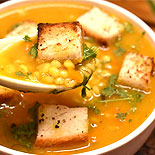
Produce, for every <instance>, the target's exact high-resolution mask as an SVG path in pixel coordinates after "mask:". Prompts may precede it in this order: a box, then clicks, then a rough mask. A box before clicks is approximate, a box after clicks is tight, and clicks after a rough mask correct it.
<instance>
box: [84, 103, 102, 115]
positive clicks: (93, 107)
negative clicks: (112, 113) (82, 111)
mask: <svg viewBox="0 0 155 155" xmlns="http://www.w3.org/2000/svg"><path fill="white" fill-rule="evenodd" d="M87 108H88V109H92V110H93V112H94V113H95V114H99V113H100V109H98V108H97V107H96V106H95V105H88V106H87Z"/></svg>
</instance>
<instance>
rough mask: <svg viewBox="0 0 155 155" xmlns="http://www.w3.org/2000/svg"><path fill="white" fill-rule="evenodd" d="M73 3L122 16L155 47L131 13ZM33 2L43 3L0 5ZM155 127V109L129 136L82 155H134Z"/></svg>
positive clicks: (99, 2) (96, 0)
mask: <svg viewBox="0 0 155 155" xmlns="http://www.w3.org/2000/svg"><path fill="white" fill-rule="evenodd" d="M44 1H47V2H50V1H51V2H52V1H54V0H44ZM55 1H65V0H55ZM71 1H72V2H73V1H76V2H77V1H78V2H80V3H89V4H92V5H94V6H99V7H102V8H104V9H105V10H107V11H110V12H112V13H115V14H117V15H119V16H122V17H123V18H125V19H127V20H129V21H131V22H132V23H134V24H135V25H136V26H138V27H139V28H140V29H141V30H142V31H145V32H146V34H147V37H148V39H149V41H150V42H151V43H152V45H154V46H155V34H154V32H153V31H152V30H151V29H150V28H149V27H148V26H147V25H146V24H145V23H144V22H143V21H142V20H140V19H139V18H138V17H136V16H135V15H133V14H132V13H130V12H129V11H127V10H125V9H123V8H121V7H119V6H117V5H114V4H112V3H110V2H107V1H103V0H71ZM32 2H33V3H36V2H42V0H11V1H9V2H6V3H4V4H0V11H3V10H6V9H8V8H14V7H16V6H19V5H23V4H26V3H32ZM154 127H155V109H154V111H153V112H152V113H151V115H150V116H149V117H148V118H147V119H146V121H145V122H144V123H143V124H141V125H140V126H139V127H138V128H137V129H136V130H134V131H133V132H132V133H131V134H129V135H128V136H126V137H124V138H123V139H121V140H119V141H117V142H115V143H113V144H110V145H108V146H105V147H102V148H100V149H97V150H94V151H90V152H86V153H81V154H80V155H95V154H104V155H133V154H134V153H135V152H136V151H137V150H138V149H139V148H140V147H141V146H142V145H143V144H144V142H145V141H146V139H147V138H148V136H149V135H150V133H151V132H152V130H153V129H154ZM103 138H104V137H103ZM0 150H1V153H0V154H12V155H28V154H27V153H22V152H18V151H14V150H12V149H8V148H6V147H3V146H0ZM2 152H3V153H2Z"/></svg>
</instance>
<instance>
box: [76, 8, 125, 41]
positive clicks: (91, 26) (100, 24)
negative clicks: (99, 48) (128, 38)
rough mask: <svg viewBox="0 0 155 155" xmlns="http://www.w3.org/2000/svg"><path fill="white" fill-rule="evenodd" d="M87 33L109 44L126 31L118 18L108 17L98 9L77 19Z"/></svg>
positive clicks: (93, 9)
mask: <svg viewBox="0 0 155 155" xmlns="http://www.w3.org/2000/svg"><path fill="white" fill-rule="evenodd" d="M77 20H78V21H79V22H80V24H81V25H82V28H83V29H84V30H85V32H86V33H87V34H88V35H89V36H92V37H94V38H96V39H97V40H99V41H100V42H106V43H109V42H111V41H113V40H115V38H116V37H117V36H118V35H120V33H121V32H122V31H123V30H124V27H123V25H122V24H121V23H120V22H119V20H118V18H116V17H113V16H110V15H108V14H107V13H105V12H103V11H102V10H100V9H99V8H97V7H94V8H92V9H91V10H90V11H88V12H86V13H85V14H83V15H81V16H80V17H79V18H78V19H77Z"/></svg>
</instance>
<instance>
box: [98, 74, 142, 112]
mask: <svg viewBox="0 0 155 155" xmlns="http://www.w3.org/2000/svg"><path fill="white" fill-rule="evenodd" d="M117 77H118V76H117V75H111V76H110V79H109V83H108V85H107V87H106V88H104V89H103V90H102V92H101V94H102V95H103V96H104V97H105V98H106V99H105V100H100V101H97V102H100V103H108V102H116V101H125V100H126V101H128V102H129V103H130V104H131V105H132V108H131V110H132V112H135V111H136V106H137V102H141V101H142V99H143V98H144V96H145V95H144V93H141V92H138V91H135V90H126V89H124V88H121V87H119V86H117V85H116V82H117ZM113 95H115V96H119V97H120V98H114V99H107V97H108V98H110V97H112V96H113Z"/></svg>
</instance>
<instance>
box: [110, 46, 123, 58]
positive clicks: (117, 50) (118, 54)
mask: <svg viewBox="0 0 155 155" xmlns="http://www.w3.org/2000/svg"><path fill="white" fill-rule="evenodd" d="M125 52H126V50H125V49H124V48H122V47H120V46H118V47H117V49H116V50H115V51H113V53H114V54H115V55H116V56H122V55H123V54H124V53H125Z"/></svg>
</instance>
